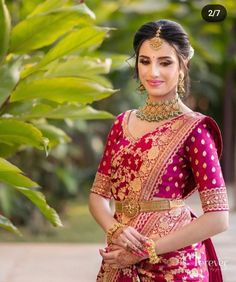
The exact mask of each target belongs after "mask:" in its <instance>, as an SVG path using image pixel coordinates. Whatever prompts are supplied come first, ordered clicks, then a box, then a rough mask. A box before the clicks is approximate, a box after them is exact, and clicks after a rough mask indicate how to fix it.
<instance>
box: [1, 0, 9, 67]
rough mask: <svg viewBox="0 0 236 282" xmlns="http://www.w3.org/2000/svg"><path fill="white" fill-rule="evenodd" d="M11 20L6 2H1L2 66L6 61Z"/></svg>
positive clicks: (2, 0)
mask: <svg viewBox="0 0 236 282" xmlns="http://www.w3.org/2000/svg"><path fill="white" fill-rule="evenodd" d="M10 31H11V18H10V14H9V12H8V9H7V6H6V5H5V1H4V0H0V64H1V63H2V61H3V60H4V58H5V56H6V54H7V50H8V46H9V39H10Z"/></svg>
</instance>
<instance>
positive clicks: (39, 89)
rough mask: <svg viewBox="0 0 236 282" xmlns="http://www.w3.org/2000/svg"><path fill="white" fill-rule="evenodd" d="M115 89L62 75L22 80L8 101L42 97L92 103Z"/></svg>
mask: <svg viewBox="0 0 236 282" xmlns="http://www.w3.org/2000/svg"><path fill="white" fill-rule="evenodd" d="M114 92H116V90H113V89H111V88H106V87H104V86H102V85H100V84H98V83H96V82H94V81H92V80H89V79H85V78H74V77H62V78H49V79H46V78H45V79H41V80H35V81H31V82H30V83H27V82H25V81H22V82H21V83H20V84H18V86H17V88H16V89H15V91H14V92H13V93H12V95H11V98H10V101H11V102H14V101H21V100H30V99H34V98H44V99H48V100H52V101H55V102H58V103H64V102H79V103H81V104H86V103H92V102H94V101H97V100H101V99H103V98H106V97H108V96H110V95H112V94H113V93H114Z"/></svg>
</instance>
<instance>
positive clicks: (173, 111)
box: [136, 95, 183, 122]
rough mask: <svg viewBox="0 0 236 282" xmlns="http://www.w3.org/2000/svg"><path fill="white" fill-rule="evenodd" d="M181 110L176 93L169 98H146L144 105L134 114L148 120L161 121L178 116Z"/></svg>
mask: <svg viewBox="0 0 236 282" xmlns="http://www.w3.org/2000/svg"><path fill="white" fill-rule="evenodd" d="M182 113H183V112H182V111H181V109H180V106H179V97H178V95H176V96H175V97H174V98H172V99H170V100H165V101H161V102H152V101H150V99H149V98H147V100H146V103H145V105H144V106H142V107H140V108H139V109H138V110H137V111H136V116H137V117H138V118H139V119H141V120H146V121H149V122H154V121H163V120H167V119H169V118H172V117H175V116H178V115H180V114H182Z"/></svg>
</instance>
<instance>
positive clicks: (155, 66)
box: [151, 63, 160, 77]
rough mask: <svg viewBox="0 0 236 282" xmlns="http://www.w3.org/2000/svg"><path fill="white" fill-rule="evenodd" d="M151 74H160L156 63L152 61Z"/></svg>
mask: <svg viewBox="0 0 236 282" xmlns="http://www.w3.org/2000/svg"><path fill="white" fill-rule="evenodd" d="M151 75H152V76H153V77H156V76H159V75H160V70H159V67H158V65H157V64H155V63H153V64H151Z"/></svg>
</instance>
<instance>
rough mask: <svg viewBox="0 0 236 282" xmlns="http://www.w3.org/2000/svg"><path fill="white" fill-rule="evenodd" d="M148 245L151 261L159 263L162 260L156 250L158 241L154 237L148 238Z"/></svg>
mask: <svg viewBox="0 0 236 282" xmlns="http://www.w3.org/2000/svg"><path fill="white" fill-rule="evenodd" d="M146 246H147V252H148V255H149V262H150V263H151V264H155V263H158V262H159V261H160V257H158V256H157V254H156V250H155V247H156V243H155V242H154V241H153V240H152V239H147V241H146Z"/></svg>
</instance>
